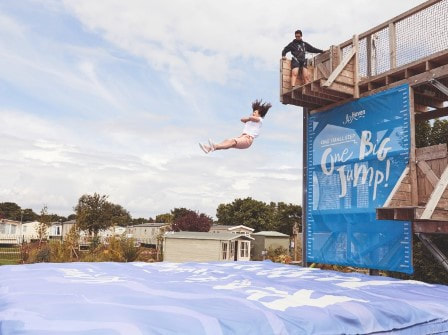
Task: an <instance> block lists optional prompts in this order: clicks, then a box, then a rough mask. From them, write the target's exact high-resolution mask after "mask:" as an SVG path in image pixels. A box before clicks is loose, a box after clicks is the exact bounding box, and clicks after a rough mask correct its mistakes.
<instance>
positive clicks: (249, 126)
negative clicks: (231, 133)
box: [243, 118, 263, 138]
mask: <svg viewBox="0 0 448 335" xmlns="http://www.w3.org/2000/svg"><path fill="white" fill-rule="evenodd" d="M262 123H263V119H262V118H260V121H258V122H254V121H247V122H246V123H245V124H244V129H243V134H247V135H250V136H252V137H253V138H255V137H257V136H258V134H260V128H261V126H262Z"/></svg>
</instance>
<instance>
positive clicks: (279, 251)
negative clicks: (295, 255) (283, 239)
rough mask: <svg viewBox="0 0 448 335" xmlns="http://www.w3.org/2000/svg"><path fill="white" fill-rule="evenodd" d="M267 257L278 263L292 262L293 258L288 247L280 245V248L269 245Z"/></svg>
mask: <svg viewBox="0 0 448 335" xmlns="http://www.w3.org/2000/svg"><path fill="white" fill-rule="evenodd" d="M266 258H267V259H270V260H271V261H273V262H276V263H286V264H287V263H291V261H292V258H291V256H290V255H289V252H288V250H287V249H285V248H283V247H278V248H275V249H274V248H272V247H269V249H268V250H267V253H266Z"/></svg>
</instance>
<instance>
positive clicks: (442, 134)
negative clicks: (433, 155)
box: [428, 120, 448, 145]
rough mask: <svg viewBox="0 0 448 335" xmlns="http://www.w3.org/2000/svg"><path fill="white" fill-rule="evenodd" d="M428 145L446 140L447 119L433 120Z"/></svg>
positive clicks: (447, 137)
mask: <svg viewBox="0 0 448 335" xmlns="http://www.w3.org/2000/svg"><path fill="white" fill-rule="evenodd" d="M429 139H430V141H429V143H428V145H435V144H441V143H447V142H448V120H435V121H434V124H433V125H432V127H431V134H430V137H429Z"/></svg>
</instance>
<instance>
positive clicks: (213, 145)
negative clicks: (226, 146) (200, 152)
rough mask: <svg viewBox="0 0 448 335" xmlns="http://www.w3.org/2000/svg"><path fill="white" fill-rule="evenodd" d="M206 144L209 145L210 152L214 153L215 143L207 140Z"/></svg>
mask: <svg viewBox="0 0 448 335" xmlns="http://www.w3.org/2000/svg"><path fill="white" fill-rule="evenodd" d="M208 144H209V145H210V151H215V143H213V141H212V140H211V139H208Z"/></svg>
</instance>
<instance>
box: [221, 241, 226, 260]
mask: <svg viewBox="0 0 448 335" xmlns="http://www.w3.org/2000/svg"><path fill="white" fill-rule="evenodd" d="M222 259H227V242H222Z"/></svg>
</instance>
